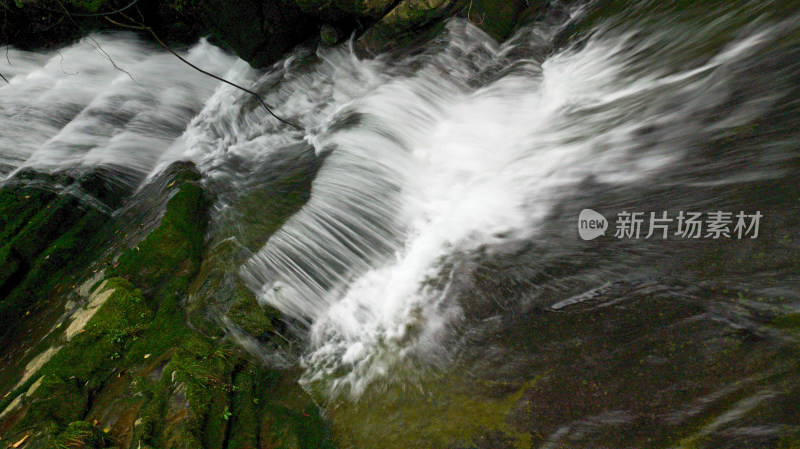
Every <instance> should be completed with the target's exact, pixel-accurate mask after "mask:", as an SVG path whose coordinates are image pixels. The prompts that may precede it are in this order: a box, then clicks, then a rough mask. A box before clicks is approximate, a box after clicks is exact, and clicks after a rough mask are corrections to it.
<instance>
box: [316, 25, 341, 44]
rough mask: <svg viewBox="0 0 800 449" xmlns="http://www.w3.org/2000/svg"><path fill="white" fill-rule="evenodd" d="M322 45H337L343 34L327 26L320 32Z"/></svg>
mask: <svg viewBox="0 0 800 449" xmlns="http://www.w3.org/2000/svg"><path fill="white" fill-rule="evenodd" d="M319 34H320V38H321V39H322V43H323V44H325V45H336V44H338V43H339V41H340V40H341V39H342V33H341V32H340V31H339V30H338V29H337V28H336V27H334V26H333V25H329V24H325V25H322V28H321V29H320V30H319Z"/></svg>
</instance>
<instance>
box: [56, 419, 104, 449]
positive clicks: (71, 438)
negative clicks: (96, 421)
mask: <svg viewBox="0 0 800 449" xmlns="http://www.w3.org/2000/svg"><path fill="white" fill-rule="evenodd" d="M111 445H112V444H111V441H110V440H109V438H108V437H107V436H106V435H105V434H104V433H103V432H101V431H100V430H99V429H98V428H96V427H95V426H93V425H91V424H89V423H88V422H85V421H75V422H72V423H70V424H69V425H67V428H66V429H64V430H63V431H61V432H60V433H59V434H58V435H57V436H56V437H55V439H54V440H53V444H52V446H51V447H52V449H73V448H104V447H111Z"/></svg>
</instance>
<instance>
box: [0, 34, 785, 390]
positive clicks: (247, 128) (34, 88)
mask: <svg viewBox="0 0 800 449" xmlns="http://www.w3.org/2000/svg"><path fill="white" fill-rule="evenodd" d="M776 29H777V28H776ZM558 30H559V29H558V28H557V27H553V26H544V25H542V26H538V27H533V28H528V29H525V30H523V31H521V32H520V33H519V34H518V35H517V36H516V37H515V38H514V39H512V40H511V41H510V42H509V43H507V44H505V45H503V46H497V45H496V44H495V43H494V42H493V41H492V40H491V39H490V38H488V37H487V36H486V35H484V34H483V33H481V32H480V31H478V30H477V29H476V28H474V27H473V26H472V25H470V24H467V23H464V22H460V21H454V22H451V23H450V25H449V27H448V32H447V33H446V35H445V36H444V37H442V38H440V39H439V40H438V41H437V42H435V43H433V44H432V45H431V47H430V49H429V51H427V52H424V53H422V54H420V55H416V56H409V57H406V58H402V59H400V60H399V61H398V60H393V59H389V58H378V59H376V60H359V59H357V58H355V57H354V56H352V54H351V52H350V51H349V50H348V49H341V48H340V49H327V50H320V51H319V53H318V55H317V59H316V60H315V59H314V58H313V57H312V55H309V54H308V53H307V52H306V51H303V50H299V51H298V52H297V53H295V54H294V55H291V56H290V57H288V58H287V59H286V60H285V61H283V62H282V63H280V64H277V65H276V66H275V67H273V68H272V69H271V70H269V71H268V72H266V73H261V72H258V71H255V70H253V69H251V68H250V67H249V66H248V65H247V64H246V63H244V62H242V61H236V60H235V59H234V58H232V57H230V56H227V55H225V54H223V53H222V52H220V51H219V50H217V49H215V48H214V47H212V46H210V45H208V44H206V43H201V44H199V45H198V46H196V47H195V48H193V49H192V50H191V51H189V52H188V57H189V58H190V60H192V61H195V62H198V63H200V65H202V66H203V67H205V68H207V69H209V70H211V71H213V72H215V73H218V74H221V75H224V76H226V77H227V78H228V79H231V80H233V81H235V82H237V83H240V84H243V85H247V86H252V87H255V88H257V89H259V90H260V91H261V92H262V93H263V94H264V96H265V99H266V101H267V102H268V103H270V104H273V105H275V109H276V112H277V113H278V114H280V115H282V116H284V117H286V118H289V119H291V120H293V121H295V122H299V123H301V124H302V125H303V126H304V127H305V128H306V129H307V130H308V132H307V133H305V134H304V133H300V132H297V131H295V130H293V129H289V128H288V127H286V126H285V125H283V124H281V123H278V122H276V121H275V120H273V119H271V118H270V117H269V116H268V114H267V113H266V112H265V111H264V110H262V109H261V108H259V107H258V105H257V104H256V103H255V102H254V101H252V99H251V98H250V97H249V96H248V95H247V94H245V93H243V92H241V91H239V90H237V89H235V88H233V87H231V86H227V85H220V84H218V83H216V82H215V81H214V80H211V79H209V78H207V77H203V76H202V75H200V74H197V73H195V72H192V71H191V69H189V68H188V67H186V66H183V65H182V64H181V63H180V62H179V61H177V60H175V59H174V58H172V57H171V56H169V55H165V54H162V53H160V52H158V51H156V50H154V49H153V48H150V47H148V46H144V45H142V44H141V43H138V42H137V41H135V40H134V39H133V38H131V37H130V36H125V35H122V36H114V37H108V36H107V37H97V38H96V39H97V42H99V43H100V44H101V45H102V47H103V49H104V50H105V51H106V52H107V53H108V55H109V56H111V58H112V59H113V60H114V61H115V63H116V65H117V66H119V67H122V68H124V70H125V71H127V72H128V73H130V76H129V74H128V73H124V72H122V71H119V70H116V69H115V68H114V67H113V66H112V65H111V64H110V62H109V60H108V59H107V58H106V57H105V56H104V55H103V54H101V53H99V52H98V51H97V49H95V48H92V44H93V42H94V41H91V40H88V41H86V40H85V41H83V42H81V43H79V44H76V45H73V46H71V47H68V48H66V49H64V50H62V51H61V52H60V53H53V54H47V55H35V54H30V53H24V52H18V51H11V52H10V53H9V56H10V60H11V62H12V64H10V65H9V64H7V63H5V62H0V72H2V73H4V74H6V76H9V74H10V75H11V77H12V78H11V84H10V85H7V86H3V87H0V132H2V135H3V139H2V141H0V174H5V173H10V172H13V171H14V170H17V169H20V168H28V167H31V168H36V169H40V170H54V169H59V168H66V167H93V166H103V165H110V166H113V167H116V168H118V169H119V170H120V171H121V172H123V173H127V174H128V175H130V177H131V178H132V179H140V178H142V177H144V176H146V175H147V174H153V173H155V172H157V171H158V170H159V169H160V168H161V167H163V166H165V165H167V164H169V163H170V162H172V161H175V160H180V159H189V160H192V161H194V162H195V163H196V164H197V165H198V167H199V168H200V170H201V171H202V172H203V173H204V174H205V175H206V176H207V179H209V180H211V183H212V185H215V186H217V187H219V186H220V185H224V186H225V188H224V190H227V191H229V192H233V194H232V195H220V198H221V201H220V204H218V207H219V208H224V207H225V206H226V204H227V203H228V202H231V201H235V196H236V194H238V193H242V191H243V190H244V189H246V188H247V187H246V186H247V185H252V184H253V181H257V180H252V179H247V177H248V176H250V175H251V174H252V173H253V167H256V166H258V165H260V164H264V163H266V161H269V160H274V158H275V157H278V158H280V157H282V155H285V156H286V157H288V156H290V153H291V152H293V151H297V150H296V149H297V145H298V144H300V143H303V142H307V143H308V144H310V145H313V147H314V149H315V150H316V153H317V154H318V155H319V157H321V158H324V162H323V163H322V165H321V168H320V169H319V172H318V173H317V175H316V178H315V180H314V182H313V188H312V195H311V199H310V200H309V201H308V203H307V204H306V205H305V206H304V207H303V208H302V210H300V211H299V212H298V213H296V214H295V215H294V216H292V217H291V218H290V219H289V220H288V222H286V223H285V224H284V225H283V226H282V227H281V229H279V230H278V231H277V232H276V233H275V234H274V235H273V236H272V237H271V238H270V240H269V241H268V242H267V243H266V244H265V245H264V247H263V248H261V250H260V251H258V252H257V253H255V254H254V255H253V256H252V258H251V259H250V260H249V262H248V263H246V264H245V265H244V266H243V267H242V269H241V274H242V276H243V277H244V278H245V280H246V281H247V282H248V284H249V286H250V287H251V288H252V289H253V290H254V291H256V292H257V293H258V296H259V298H260V300H261V301H263V302H265V303H268V304H270V305H272V306H274V307H276V308H278V309H280V310H281V311H283V312H284V313H286V314H288V315H291V316H293V317H294V318H296V319H298V320H300V321H304V322H305V323H307V324H308V325H309V326H310V340H309V347H308V350H307V353H306V355H305V357H304V361H303V363H304V365H305V367H306V368H307V371H306V376H305V378H304V381H305V382H307V383H316V382H322V383H323V385H324V387H325V388H327V389H328V391H330V392H331V393H339V392H348V393H350V394H351V395H354V396H357V395H358V394H359V393H360V392H362V391H363V389H364V388H365V387H366V386H367V385H369V384H370V383H372V382H374V381H375V380H376V379H378V378H381V377H386V376H390V375H391V373H393V372H395V371H397V370H400V369H403V367H406V366H407V365H409V364H415V363H417V362H419V361H421V362H423V364H424V365H426V366H434V367H435V366H437V365H438V364H439V363H441V362H443V361H445V360H447V357H448V356H449V355H451V354H452V353H453V350H454V348H452V347H450V346H449V345H450V342H452V339H451V338H450V337H451V335H450V334H451V331H452V329H453V326H454V325H457V324H458V322H459V320H460V318H461V316H462V312H463V311H462V305H461V304H460V303H459V301H458V297H457V295H454V294H452V291H451V289H450V287H451V277H452V276H453V275H454V274H453V273H454V270H455V268H454V267H455V266H456V265H457V264H458V263H459V261H460V260H463V259H468V258H470V257H472V256H471V255H472V254H476V253H478V252H482V251H483V252H485V251H488V252H491V251H495V250H497V248H500V247H502V245H503V244H504V243H507V242H513V241H519V240H525V239H535V238H536V235H537V232H539V230H540V228H541V227H542V226H543V224H544V222H545V221H546V217H547V216H548V214H550V213H551V210H552V208H553V206H554V205H556V204H557V203H558V202H559V201H560V200H561V199H562V198H563V197H564V196H565V195H568V194H572V193H574V191H575V189H577V186H578V185H579V184H580V183H582V182H584V181H586V180H587V179H591V180H594V181H596V182H600V183H604V184H609V185H628V184H634V183H639V182H644V181H648V182H653V180H658V179H659V177H661V176H664V180H665V181H664V182H665V183H667V178H668V176H666V173H668V172H669V171H670V170H672V171H675V167H678V166H682V164H684V163H685V158H686V157H687V155H688V154H689V153H690V152H691V151H693V150H695V149H696V148H697V147H699V146H701V144H702V143H703V142H705V141H708V140H709V139H713V138H717V137H719V136H724V135H725V134H726V133H728V132H730V130H731V129H735V128H736V127H740V126H746V125H748V124H749V123H751V122H752V121H753V120H754V119H756V118H758V117H759V116H760V114H761V113H762V111H763V110H764V109H765V108H767V107H768V106H769V105H770V104H772V103H774V102H775V101H777V97H776V96H774V95H762V96H759V97H758V98H745V99H741V100H740V101H739V104H738V106H737V107H736V108H734V109H733V110H732V111H731V112H729V113H727V114H724V115H720V114H716V113H715V111H716V110H718V109H719V108H720V107H721V106H723V105H725V104H726V103H727V102H730V101H731V99H732V98H733V96H734V94H733V92H732V91H733V89H732V87H731V86H732V84H733V82H734V80H735V79H736V76H737V74H738V73H739V72H737V71H738V70H739V69H740V68H741V67H742V66H746V64H745V63H746V61H747V60H748V58H750V57H751V56H752V55H753V54H754V53H756V52H758V51H760V49H761V48H762V47H763V46H765V45H767V44H768V43H769V42H771V41H772V40H774V39H775V34H774V33H773V32H772V29H771V28H764V29H760V30H755V31H751V32H749V34H747V35H743V36H741V37H740V38H739V39H736V40H734V41H732V42H730V43H729V44H728V45H726V46H723V47H722V48H721V49H720V51H718V52H716V53H715V54H714V55H713V56H712V57H709V58H706V59H705V60H704V61H702V63H699V64H693V65H687V66H686V67H678V68H675V67H674V66H670V64H668V63H666V62H665V63H663V64H661V63H660V61H652V60H650V61H649V64H645V65H643V64H642V63H641V61H642V60H643V59H646V58H647V55H648V54H652V53H654V52H655V51H656V50H657V49H658V48H659V46H660V45H661V43H662V42H663V39H662V40H659V37H658V36H654V37H652V38H651V39H642V38H641V37H640V36H635V35H633V34H619V35H616V36H614V35H606V36H604V37H595V38H592V39H590V40H588V42H585V43H584V44H583V45H581V46H580V47H577V48H573V49H566V50H562V51H560V52H556V53H553V54H549V53H548V49H549V45H550V42H551V41H552V37H553V34H554V33H556V32H558ZM663 37H664V36H661V38H663ZM670 39H671V38H670ZM62 55H63V60H62ZM131 76H132V77H133V79H131ZM697 117H704V118H705V121H703V122H702V123H701V122H700V121H699V120H697V119H696V118H697ZM781 157H782V156H781V154H779V153H775V154H773V155H772V156H771V157H770V158H765V159H762V160H761V161H760V162H759V161H755V162H754V163H752V164H750V165H749V166H748V167H747V169H746V170H743V171H737V172H735V173H716V174H715V175H719V176H718V177H717V178H716V181H719V182H725V180H726V179H729V178H728V177H729V176H734V175H735V176H739V177H742V176H746V175H748V173H749V174H751V175H752V176H753V177H756V178H758V177H763V176H768V175H770V172H769V171H768V170H767V168H768V167H767V166H769V167H773V166H774V165H775V162H776V161H777V160H779V159H780V158H781ZM718 160H723V159H718ZM700 169H704V167H701V168H697V170H700ZM232 198H233V199H232Z"/></svg>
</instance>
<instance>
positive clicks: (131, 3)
mask: <svg viewBox="0 0 800 449" xmlns="http://www.w3.org/2000/svg"><path fill="white" fill-rule="evenodd" d="M137 3H139V0H133V1H132V2H130V3H129V4H127V5H126V6H124V7H122V8H120V9H117V10H114V11H109V12H98V13H76V12H72V13H69V14H70V15H71V16H73V17H104V16H110V15H113V14H117V13H121V12H122V11H125V10H127V9H129V8H132V7H133V5H135V4H137ZM26 6H33V7H34V8H37V9H41V10H43V11H50V12H54V13H59V14H61V11H58V10H56V9H50V8H47V7H44V6H39V5H37V4H35V3H28V4H27V5H26Z"/></svg>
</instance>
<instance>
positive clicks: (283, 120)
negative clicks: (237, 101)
mask: <svg viewBox="0 0 800 449" xmlns="http://www.w3.org/2000/svg"><path fill="white" fill-rule="evenodd" d="M105 19H106V20H108V21H109V22H111V23H113V24H114V25H117V26H121V27H124V28H130V29H133V30H141V31H147V32H149V33H150V34H151V35H152V36H153V38H154V39H155V40H156V42H158V44H159V45H161V46H162V47H164V49H166V50H167V51H168V52H170V53H172V55H173V56H175V57H176V58H178V59H180V60H181V62H183V63H184V64H186V65H188V66H189V67H191V68H193V69H195V70H197V71H198V72H200V73H202V74H204V75H207V76H210V77H212V78H214V79H215V80H217V81H221V82H223V83H225V84H227V85H229V86H233V87H235V88H237V89H239V90H242V91H244V92H247V93H248V94H250V95H252V96H253V97H255V98H256V100H258V102H259V103H261V106H262V107H263V108H264V109H266V111H267V112H268V113H269V114H270V115H271V116H273V117H275V118H276V119H277V120H278V121H280V122H281V123H284V124H287V125H289V126H291V127H293V128H295V129H297V130H300V131H303V127H302V126H300V125H298V124H295V123H293V122H290V121H288V120H285V119H283V118H281V117H279V116H277V115H276V114H275V113H274V112H272V108H270V106H269V105H268V104H267V103H266V102H265V101H264V99H263V98H261V95H259V94H258V93H256V92H255V91H252V90H250V89H247V88H246V87H242V86H240V85H238V84H236V83H233V82H231V81H228V80H226V79H225V78H222V77H219V76H217V75H214V74H213V73H211V72H208V71H206V70H203V69H201V68H200V67H198V66H196V65H194V64H192V63H191V62H189V61H187V60H186V59H184V57H183V56H181V55H179V54H178V53H176V52H175V50H173V49H172V48H170V47H169V46H168V45H167V44H165V43H164V41H162V40H161V38H159V37H158V35H157V34H156V33H155V31H153V29H152V28H150V27H148V26H145V25H143V24H141V23H137V24H136V25H129V24H124V23H120V22H117V21H116V20H114V19H112V18H110V17H106V18H105Z"/></svg>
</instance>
